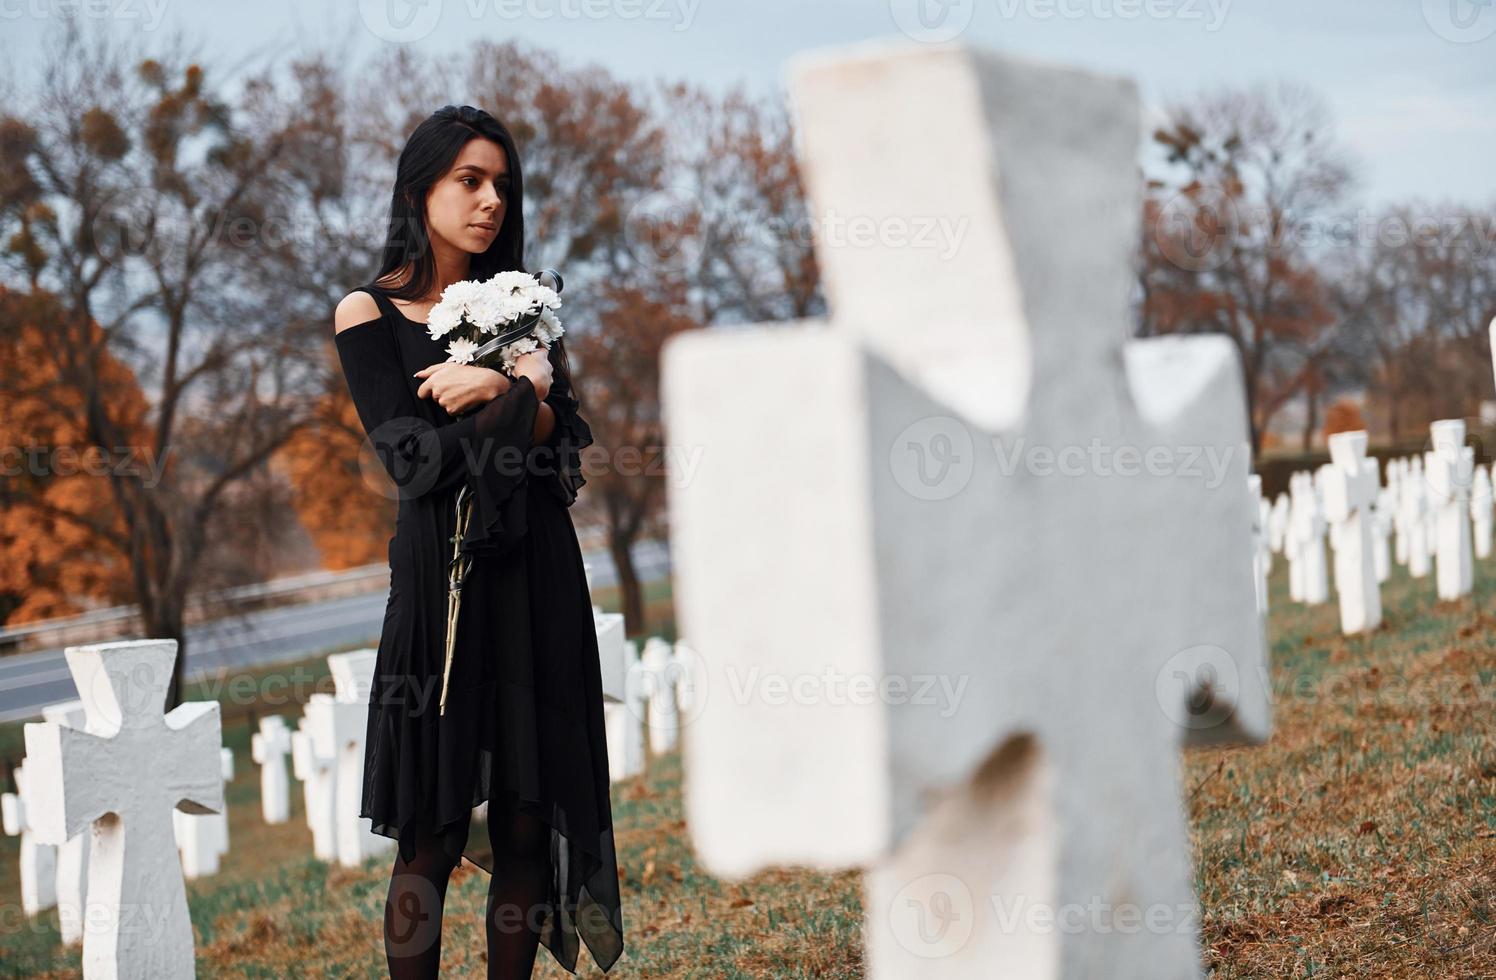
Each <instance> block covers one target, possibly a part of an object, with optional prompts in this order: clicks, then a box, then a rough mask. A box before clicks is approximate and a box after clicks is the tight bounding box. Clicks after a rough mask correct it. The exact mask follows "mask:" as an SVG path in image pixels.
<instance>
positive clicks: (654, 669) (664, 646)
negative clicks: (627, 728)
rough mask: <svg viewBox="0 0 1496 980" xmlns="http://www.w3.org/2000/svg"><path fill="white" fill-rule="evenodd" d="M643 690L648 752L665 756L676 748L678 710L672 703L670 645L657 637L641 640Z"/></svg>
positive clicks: (673, 666) (673, 680)
mask: <svg viewBox="0 0 1496 980" xmlns="http://www.w3.org/2000/svg"><path fill="white" fill-rule="evenodd" d="M639 660H640V667H641V668H642V672H641V674H640V678H641V679H642V680H643V681H644V686H645V691H646V694H647V697H648V698H649V750H650V751H651V752H652V753H654V754H655V755H664V754H665V753H666V752H669V751H671V750H673V749H674V748H675V744H676V740H677V738H679V735H680V711H679V706H678V705H677V704H676V703H675V688H676V674H677V673H678V670H677V668H676V664H675V655H674V653H673V652H672V650H671V648H670V644H669V643H668V642H666V641H665V640H663V639H661V638H660V637H658V636H651V637H649V638H648V639H647V640H645V641H644V655H643V656H642V657H640V658H639Z"/></svg>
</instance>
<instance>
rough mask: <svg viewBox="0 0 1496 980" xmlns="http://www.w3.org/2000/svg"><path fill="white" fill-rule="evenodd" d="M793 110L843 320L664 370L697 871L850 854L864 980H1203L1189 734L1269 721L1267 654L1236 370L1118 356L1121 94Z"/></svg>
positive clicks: (1101, 85) (877, 66) (1123, 151)
mask: <svg viewBox="0 0 1496 980" xmlns="http://www.w3.org/2000/svg"><path fill="white" fill-rule="evenodd" d="M792 89H793V93H794V96H795V100H796V108H797V110H798V115H799V120H798V126H797V130H798V134H799V138H800V140H801V148H800V161H801V172H802V174H803V176H804V179H805V182H806V184H807V187H808V191H809V195H810V199H811V201H812V203H813V208H812V209H811V213H812V214H813V215H814V216H815V218H816V220H817V221H818V224H817V227H816V230H817V233H818V235H819V237H818V239H817V257H818V259H819V263H820V269H821V273H822V281H823V284H824V287H825V290H826V295H827V299H828V301H829V304H830V307H831V309H832V311H833V314H834V315H833V317H832V319H831V321H830V322H829V323H808V324H800V325H793V326H783V325H767V324H766V325H760V326H755V327H751V328H748V329H742V330H733V331H730V332H718V331H699V332H692V333H687V334H680V335H677V337H676V338H675V339H673V340H672V341H671V342H670V343H669V345H668V346H667V347H666V349H665V352H664V388H663V401H664V406H663V407H664V413H665V420H666V427H667V432H668V436H669V439H670V441H671V443H672V444H676V445H682V446H688V447H692V448H693V450H700V464H699V467H698V469H697V470H696V471H695V472H694V474H693V475H692V478H691V479H690V480H689V481H683V482H680V483H677V482H675V481H670V482H669V483H668V484H667V486H668V490H669V494H670V501H669V502H670V516H671V524H672V535H671V538H672V541H671V543H672V551H673V556H674V559H675V562H676V563H675V569H676V602H677V608H678V611H679V615H680V624H681V643H682V644H684V645H685V646H687V647H689V648H691V649H693V650H694V651H695V652H696V655H697V656H698V657H699V664H698V668H697V669H698V671H699V674H698V676H697V678H696V680H695V687H694V692H695V693H694V696H693V705H692V709H691V711H690V712H688V713H687V714H686V715H685V716H683V718H682V719H681V726H682V734H683V736H684V749H683V751H684V767H685V787H684V788H685V797H686V806H687V817H688V823H689V825H690V828H691V834H692V838H693V842H694V845H695V847H696V849H697V852H698V855H699V857H700V859H701V861H702V862H703V863H704V865H705V866H706V867H707V868H708V869H709V870H711V871H713V872H714V873H717V874H720V875H724V876H728V877H739V876H743V875H747V874H751V873H753V872H755V871H757V870H758V869H761V868H764V867H766V866H769V865H776V864H806V865H812V866H817V867H823V868H839V867H846V866H856V865H863V866H867V867H868V869H869V873H868V876H867V879H866V880H867V891H866V896H865V912H866V916H867V928H866V936H867V952H866V956H867V964H868V969H869V975H870V976H873V977H876V978H887V977H919V978H921V980H933V978H945V977H962V978H967V977H973V976H983V977H987V976H992V977H998V976H1001V977H1008V976H1012V977H1024V978H1041V977H1064V978H1081V977H1096V976H1105V977H1107V978H1109V980H1126V978H1140V980H1141V978H1147V980H1172V978H1185V977H1195V976H1198V974H1199V969H1200V958H1199V955H1198V952H1197V944H1196V940H1195V934H1196V929H1195V922H1196V919H1195V915H1194V913H1195V900H1194V896H1193V892H1192V889H1191V871H1190V862H1189V840H1188V834H1187V829H1186V825H1185V817H1184V811H1183V808H1182V807H1181V804H1180V801H1179V786H1178V766H1179V759H1178V748H1179V746H1180V744H1181V743H1193V744H1202V743H1221V742H1230V741H1236V740H1247V741H1255V740H1261V739H1264V738H1265V737H1266V736H1267V735H1268V732H1269V729H1270V724H1269V705H1268V700H1267V697H1266V689H1265V681H1266V678H1265V676H1264V675H1265V672H1266V661H1265V656H1266V655H1265V646H1264V642H1263V636H1262V631H1261V626H1260V622H1259V616H1258V613H1257V609H1256V600H1255V596H1254V591H1255V590H1254V585H1253V571H1252V567H1253V564H1252V563H1253V553H1252V552H1253V545H1252V538H1251V527H1252V521H1253V516H1254V515H1253V513H1252V509H1251V503H1250V500H1249V497H1248V492H1247V470H1248V467H1249V463H1250V460H1249V458H1248V455H1249V451H1248V448H1247V420H1246V410H1245V403H1244V398H1243V392H1242V383H1241V371H1240V367H1239V365H1238V360H1237V355H1236V352H1235V350H1234V349H1233V347H1232V346H1231V344H1230V342H1229V341H1228V340H1226V339H1225V338H1223V337H1189V338H1168V339H1160V340H1151V341H1147V342H1142V343H1128V342H1126V339H1127V336H1128V333H1129V324H1130V323H1131V317H1130V313H1129V297H1130V293H1131V291H1132V289H1133V287H1134V276H1133V272H1132V269H1131V266H1130V257H1131V255H1132V254H1133V252H1134V250H1135V245H1136V242H1137V241H1138V238H1139V226H1138V223H1139V214H1140V211H1141V205H1140V200H1139V183H1138V175H1137V151H1138V139H1139V127H1140V119H1139V111H1138V99H1137V95H1136V91H1135V89H1134V86H1133V85H1132V83H1131V82H1129V81H1126V80H1123V79H1119V78H1111V77H1100V76H1096V75H1092V74H1088V73H1083V72H1078V71H1070V70H1064V69H1058V68H1051V67H1046V66H1041V65H1036V64H1031V63H1028V62H1024V61H1018V60H1014V59H1010V58H1006V57H1000V56H997V55H995V54H991V53H988V52H983V51H972V50H968V49H965V48H959V47H941V48H934V47H914V48H909V47H904V46H899V47H889V46H885V45H881V44H872V45H867V46H862V47H859V48H857V49H853V50H851V51H843V52H836V53H833V54H831V55H823V56H816V57H812V58H806V59H804V60H803V61H801V62H800V63H799V64H798V65H797V66H796V70H795V72H794V78H793V83H792ZM1141 915H1146V916H1150V917H1154V918H1156V917H1158V916H1161V917H1162V921H1160V922H1150V924H1149V925H1148V926H1146V927H1143V926H1141V925H1139V924H1138V923H1136V922H1133V921H1132V917H1136V916H1141ZM1046 916H1047V923H1048V924H1046ZM1057 916H1058V917H1060V918H1061V919H1062V920H1063V923H1062V924H1057V923H1056V917H1057Z"/></svg>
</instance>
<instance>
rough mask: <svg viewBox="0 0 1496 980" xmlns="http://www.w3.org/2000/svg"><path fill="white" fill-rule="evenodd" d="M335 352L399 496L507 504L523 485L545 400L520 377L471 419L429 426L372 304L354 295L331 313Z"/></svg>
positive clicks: (392, 341)
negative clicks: (449, 496)
mask: <svg viewBox="0 0 1496 980" xmlns="http://www.w3.org/2000/svg"><path fill="white" fill-rule="evenodd" d="M334 324H335V331H334V344H335V346H336V347H337V351H338V358H339V360H340V362H341V363H342V367H343V377H344V379H345V380H346V381H347V384H348V391H349V394H350V395H352V397H353V403H354V407H355V408H356V409H357V410H358V417H359V422H360V423H362V425H363V427H364V432H365V434H366V435H367V436H368V438H369V443H370V445H372V446H373V448H374V451H375V454H376V455H377V456H378V457H379V460H380V462H381V464H382V465H383V466H384V468H385V471H386V472H387V473H388V474H389V476H390V478H391V479H392V480H393V481H394V482H395V486H396V488H397V490H398V492H399V495H400V496H401V497H402V498H403V497H422V496H426V495H428V494H437V493H443V492H446V491H449V490H452V489H454V488H455V487H456V486H457V485H459V484H460V483H463V482H464V481H466V480H467V479H468V478H469V477H470V476H476V477H478V478H479V486H478V487H477V488H476V489H479V490H482V491H487V493H488V494H491V495H492V496H493V497H494V498H500V497H503V496H507V495H508V494H509V493H510V492H512V491H513V489H514V487H515V486H517V485H518V484H519V482H520V481H521V480H522V479H523V477H524V472H525V469H524V459H525V456H526V454H527V453H528V452H529V451H530V448H531V446H532V445H533V433H534V431H535V423H536V416H537V415H538V414H539V408H540V400H539V398H538V397H537V393H536V391H535V388H534V386H533V383H532V382H531V380H530V379H529V378H527V377H524V376H521V377H519V378H517V379H515V381H514V382H513V384H511V385H510V386H509V387H508V389H507V390H505V391H504V392H503V393H501V394H500V395H499V396H498V397H497V398H494V399H493V400H492V401H490V402H488V403H487V404H486V405H484V406H483V407H482V408H480V409H479V410H478V411H476V412H474V413H472V414H471V415H468V416H465V417H463V418H460V419H457V420H455V421H452V422H449V423H446V424H443V425H435V426H434V425H432V424H431V423H429V422H427V421H426V420H425V419H423V418H422V417H421V416H420V414H419V413H418V411H417V407H416V404H415V398H414V396H413V395H412V393H411V391H410V383H409V379H407V378H406V377H405V374H406V372H405V370H404V368H403V366H402V365H401V362H400V355H399V350H398V348H397V347H396V344H395V338H394V336H393V335H392V334H391V333H390V332H389V329H388V326H387V324H385V323H384V322H383V320H382V319H381V318H380V317H379V311H378V308H377V307H376V306H375V304H374V301H373V299H372V297H370V296H369V295H368V294H367V293H364V292H362V291H355V292H353V293H350V294H349V295H348V296H347V297H346V298H345V299H344V300H343V301H342V302H341V303H339V304H338V308H337V310H336V312H335V313H334Z"/></svg>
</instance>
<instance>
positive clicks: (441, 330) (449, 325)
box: [426, 303, 462, 340]
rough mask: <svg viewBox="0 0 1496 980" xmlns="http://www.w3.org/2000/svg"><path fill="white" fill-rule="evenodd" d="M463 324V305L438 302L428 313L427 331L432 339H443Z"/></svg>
mask: <svg viewBox="0 0 1496 980" xmlns="http://www.w3.org/2000/svg"><path fill="white" fill-rule="evenodd" d="M461 325H462V307H460V306H455V305H451V304H448V303H438V304H436V305H435V306H433V307H432V308H431V312H429V313H427V314H426V332H427V333H428V334H430V335H431V339H432V340H441V339H442V338H443V337H445V336H446V335H447V334H449V333H451V332H452V331H453V330H456V329H457V328H458V327H459V326H461Z"/></svg>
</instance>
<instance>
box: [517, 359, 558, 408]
mask: <svg viewBox="0 0 1496 980" xmlns="http://www.w3.org/2000/svg"><path fill="white" fill-rule="evenodd" d="M522 374H523V375H525V376H526V377H528V378H529V379H530V383H531V384H533V385H534V386H535V397H536V398H539V399H540V400H541V401H545V396H546V395H549V394H550V393H551V351H550V348H549V347H541V348H538V349H536V350H532V351H530V353H528V354H521V355H520V356H519V357H517V358H516V359H515V361H514V376H515V377H519V376H520V375H522Z"/></svg>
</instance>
